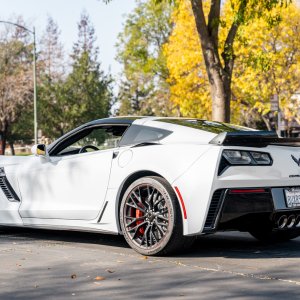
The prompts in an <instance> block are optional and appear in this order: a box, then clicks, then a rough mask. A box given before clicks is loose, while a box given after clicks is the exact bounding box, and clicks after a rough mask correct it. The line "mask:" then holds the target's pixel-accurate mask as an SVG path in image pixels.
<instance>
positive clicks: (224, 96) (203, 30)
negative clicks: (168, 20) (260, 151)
mask: <svg viewBox="0 0 300 300" xmlns="http://www.w3.org/2000/svg"><path fill="white" fill-rule="evenodd" d="M217 2H218V3H216V5H220V2H219V1H217ZM191 4H192V9H193V13H194V17H195V22H196V28H197V32H198V35H199V40H200V43H201V49H202V53H203V58H204V62H205V67H206V72H207V75H208V80H209V84H210V92H211V97H212V120H214V121H219V122H227V123H229V122H230V98H231V87H230V85H231V74H232V72H231V69H230V68H229V67H231V66H232V64H233V61H232V60H227V61H226V66H225V68H223V66H222V63H221V60H220V55H219V52H218V51H219V50H218V32H217V31H216V30H209V28H208V27H210V26H207V25H206V20H205V17H204V13H203V7H202V0H191ZM216 17H217V16H216ZM229 64H230V65H229Z"/></svg>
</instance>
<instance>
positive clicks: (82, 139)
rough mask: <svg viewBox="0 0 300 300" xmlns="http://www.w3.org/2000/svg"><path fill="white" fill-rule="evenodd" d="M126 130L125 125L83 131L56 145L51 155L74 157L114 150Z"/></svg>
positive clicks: (104, 126)
mask: <svg viewBox="0 0 300 300" xmlns="http://www.w3.org/2000/svg"><path fill="white" fill-rule="evenodd" d="M126 129H127V126H125V125H103V126H99V127H93V128H87V129H84V130H82V131H80V132H79V133H78V134H75V135H74V136H71V137H70V138H69V139H67V140H65V141H63V142H62V143H61V144H60V145H58V147H57V149H56V151H54V153H53V154H52V155H58V156H60V155H74V154H78V153H84V152H91V151H99V150H106V149H113V148H116V147H118V145H119V142H120V140H121V138H122V136H123V134H124V132H125V131H126Z"/></svg>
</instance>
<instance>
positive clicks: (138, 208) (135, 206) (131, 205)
mask: <svg viewBox="0 0 300 300" xmlns="http://www.w3.org/2000/svg"><path fill="white" fill-rule="evenodd" d="M133 203H134V204H131V203H126V205H127V206H130V207H132V208H135V209H137V210H140V211H142V212H143V213H144V212H145V210H144V209H143V208H141V207H139V206H137V205H135V202H133Z"/></svg>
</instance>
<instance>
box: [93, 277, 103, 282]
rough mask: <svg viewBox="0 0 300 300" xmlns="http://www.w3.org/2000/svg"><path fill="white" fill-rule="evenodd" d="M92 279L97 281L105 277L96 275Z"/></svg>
mask: <svg viewBox="0 0 300 300" xmlns="http://www.w3.org/2000/svg"><path fill="white" fill-rule="evenodd" d="M94 279H95V280H97V281H101V280H105V277H103V276H97V277H95V278H94Z"/></svg>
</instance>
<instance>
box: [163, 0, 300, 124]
mask: <svg viewBox="0 0 300 300" xmlns="http://www.w3.org/2000/svg"><path fill="white" fill-rule="evenodd" d="M208 3H209V1H206V5H208ZM234 7H235V0H228V1H226V3H225V5H224V7H223V12H222V18H221V21H220V22H221V28H220V34H219V37H220V46H221V47H222V46H223V45H224V42H225V38H226V32H227V31H228V28H227V26H228V25H230V24H231V23H232V19H233V18H234V16H235V13H234V9H235V8H234ZM279 12H283V13H282V19H278V23H276V24H273V26H270V23H269V22H268V21H267V19H268V18H263V19H257V20H255V21H254V22H252V23H251V24H245V26H241V27H240V29H239V32H238V37H237V40H236V42H235V47H234V53H235V60H234V63H235V68H234V73H233V78H232V100H233V101H232V106H231V119H232V122H235V123H240V124H248V125H253V120H255V122H256V123H257V118H258V119H260V120H258V123H259V121H262V119H263V120H264V121H265V122H266V125H267V126H268V127H270V124H269V122H268V121H267V118H266V117H265V116H266V114H267V113H269V111H270V97H271V95H273V94H278V95H279V98H280V99H281V104H282V105H281V107H282V110H283V111H284V114H285V115H286V116H287V118H288V119H289V120H292V119H293V117H294V116H295V114H296V113H297V112H298V111H297V110H296V109H295V105H297V101H293V103H294V104H293V103H292V102H291V100H290V99H291V96H292V95H293V93H295V91H297V90H298V89H299V79H300V74H299V72H300V71H299V70H300V34H299V33H300V32H299V31H300V26H299V25H300V24H299V20H300V11H299V9H298V8H297V7H295V6H294V5H291V6H288V7H286V8H282V7H279V6H278V7H275V8H274V9H272V10H271V11H270V12H269V13H268V14H269V17H270V18H269V19H272V20H273V21H274V20H276V18H275V16H278V15H279ZM191 16H192V9H191V5H190V1H187V0H184V1H180V3H179V5H178V8H177V10H176V11H175V12H174V14H173V22H174V24H175V26H174V30H173V32H172V34H171V36H170V39H169V41H168V43H167V44H166V45H165V46H164V54H165V56H166V58H167V66H168V68H169V71H170V76H169V79H168V80H169V82H170V84H171V101H173V102H174V103H175V104H176V105H178V107H179V108H180V112H181V114H182V115H183V116H191V117H192V116H193V117H200V118H210V117H211V97H210V95H209V83H208V78H207V75H206V72H205V65H204V60H203V58H202V57H203V56H202V55H201V53H200V54H199V51H200V47H199V44H200V41H199V38H198V36H197V31H196V26H195V21H194V19H193V18H192V17H191Z"/></svg>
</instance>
